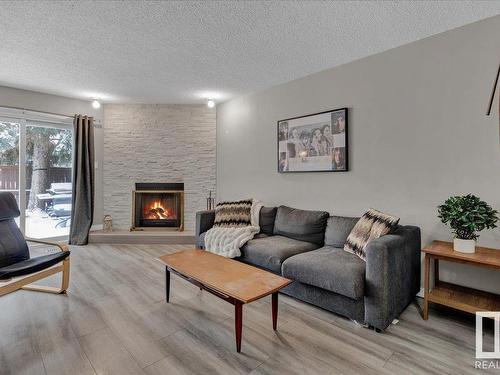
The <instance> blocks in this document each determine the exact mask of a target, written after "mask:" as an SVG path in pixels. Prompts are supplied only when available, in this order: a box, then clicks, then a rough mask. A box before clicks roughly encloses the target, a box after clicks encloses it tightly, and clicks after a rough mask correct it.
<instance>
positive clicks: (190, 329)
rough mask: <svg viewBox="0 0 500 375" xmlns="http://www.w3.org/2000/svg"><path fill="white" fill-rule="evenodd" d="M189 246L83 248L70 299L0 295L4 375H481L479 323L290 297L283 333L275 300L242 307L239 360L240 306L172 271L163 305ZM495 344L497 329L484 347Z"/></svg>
mask: <svg viewBox="0 0 500 375" xmlns="http://www.w3.org/2000/svg"><path fill="white" fill-rule="evenodd" d="M185 248H189V246H186V245H103V244H99V245H97V244H96V245H89V246H85V247H73V248H72V255H71V262H72V264H71V283H70V289H69V292H68V294H67V295H49V294H43V293H36V292H28V291H19V292H15V293H12V294H9V295H7V296H4V297H1V298H0V374H15V375H21V374H48V375H57V374H72V375H73V374H117V375H126V374H138V375H139V374H140V375H142V374H148V375H156V374H158V375H159V374H252V375H257V374H261V375H264V374H297V375H298V374H301V375H302V374H402V373H422V374H431V373H435V374H478V373H479V371H478V370H475V369H474V368H473V365H474V343H475V329H474V323H473V319H467V318H463V317H458V318H453V317H450V312H449V311H447V312H437V311H435V310H431V313H430V319H429V320H428V321H423V320H422V318H421V317H420V315H419V312H418V309H417V308H416V306H415V305H411V306H410V307H409V308H408V309H407V310H406V311H405V313H404V314H403V315H402V316H401V318H400V322H399V323H398V324H396V325H391V326H390V327H389V328H388V329H387V330H386V332H385V333H375V332H373V331H371V330H368V329H366V328H363V327H361V326H359V325H356V324H355V323H353V322H351V321H350V320H348V319H345V318H342V317H340V316H338V315H335V314H332V313H330V312H327V311H324V310H321V309H319V308H315V307H313V306H311V305H308V304H305V303H303V302H300V301H297V300H294V299H292V298H289V297H286V296H283V295H280V301H279V318H278V332H274V331H273V329H272V320H271V303H270V299H271V297H269V298H265V299H262V300H259V301H256V302H253V303H251V304H249V305H245V306H244V310H243V314H244V327H243V343H242V353H241V354H238V353H236V350H235V341H234V320H233V314H234V311H233V306H232V305H230V304H228V303H226V302H224V301H222V300H221V299H219V298H217V297H214V296H212V295H210V294H209V293H207V292H201V291H200V290H199V289H198V288H197V287H195V286H193V285H191V284H189V283H188V282H186V281H184V280H181V279H180V278H178V277H176V276H174V275H173V276H172V280H171V295H170V301H171V302H170V304H167V303H165V294H164V280H165V279H164V277H165V273H164V272H165V270H164V266H163V265H162V264H161V263H160V262H159V261H157V260H156V258H157V257H158V256H160V255H162V254H165V253H169V252H175V251H179V250H182V249H185ZM57 281H58V280H57V279H56V278H55V277H54V278H53V279H51V280H49V283H50V284H53V285H56V282H57ZM492 342H493V339H492V329H491V330H489V331H488V332H486V334H485V345H486V347H488V346H491V345H492ZM495 371H496V372H495ZM491 372H492V373H498V370H492V371H491Z"/></svg>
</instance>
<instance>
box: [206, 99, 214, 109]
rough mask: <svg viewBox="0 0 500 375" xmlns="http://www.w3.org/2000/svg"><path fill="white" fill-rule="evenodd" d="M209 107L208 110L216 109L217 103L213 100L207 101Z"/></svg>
mask: <svg viewBox="0 0 500 375" xmlns="http://www.w3.org/2000/svg"><path fill="white" fill-rule="evenodd" d="M207 107H208V108H213V107H215V102H214V101H213V100H212V99H208V100H207Z"/></svg>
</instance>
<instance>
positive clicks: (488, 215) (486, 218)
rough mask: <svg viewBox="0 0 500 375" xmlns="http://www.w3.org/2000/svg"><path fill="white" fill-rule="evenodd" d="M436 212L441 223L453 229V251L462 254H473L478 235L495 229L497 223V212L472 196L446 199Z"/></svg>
mask: <svg viewBox="0 0 500 375" xmlns="http://www.w3.org/2000/svg"><path fill="white" fill-rule="evenodd" d="M438 212H439V215H438V216H439V218H440V219H441V221H442V222H443V223H444V224H449V225H450V227H451V229H453V233H454V234H455V238H454V240H453V248H454V250H455V251H460V252H463V253H474V252H475V250H476V240H477V238H478V237H479V235H478V233H479V232H481V231H482V230H483V229H491V228H495V227H496V222H497V221H498V217H497V213H498V211H497V210H494V209H493V208H491V207H490V206H489V205H488V204H487V203H486V202H484V201H482V200H481V199H479V198H478V197H476V196H474V195H472V194H467V195H463V196H455V197H450V198H448V199H447V200H446V201H445V202H444V204H442V205H440V206H439V207H438Z"/></svg>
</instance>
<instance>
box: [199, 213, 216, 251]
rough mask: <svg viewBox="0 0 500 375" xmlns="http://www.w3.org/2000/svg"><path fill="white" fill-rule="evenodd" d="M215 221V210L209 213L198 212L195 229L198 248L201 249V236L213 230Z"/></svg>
mask: <svg viewBox="0 0 500 375" xmlns="http://www.w3.org/2000/svg"><path fill="white" fill-rule="evenodd" d="M214 221H215V210H209V211H198V212H197V213H196V227H195V236H196V247H197V248H200V247H201V238H200V235H201V234H203V233H205V232H206V231H207V230H209V229H210V228H212V226H213V225H214Z"/></svg>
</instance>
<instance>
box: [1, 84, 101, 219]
mask: <svg viewBox="0 0 500 375" xmlns="http://www.w3.org/2000/svg"><path fill="white" fill-rule="evenodd" d="M0 106H8V107H18V108H25V109H31V110H35V111H43V112H53V113H60V114H64V115H73V114H75V113H81V114H84V115H88V116H93V117H94V118H96V119H98V120H101V121H102V119H103V110H102V107H101V108H100V109H98V110H96V109H94V108H92V105H91V102H90V100H89V101H86V100H77V99H71V98H66V97H63V96H57V95H50V94H43V93H40V92H35V91H28V90H19V89H14V88H11V87H4V86H0ZM94 135H95V158H96V161H97V168H96V191H95V209H94V224H102V216H103V214H102V212H103V202H102V151H103V132H102V129H101V128H95V133H94Z"/></svg>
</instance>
